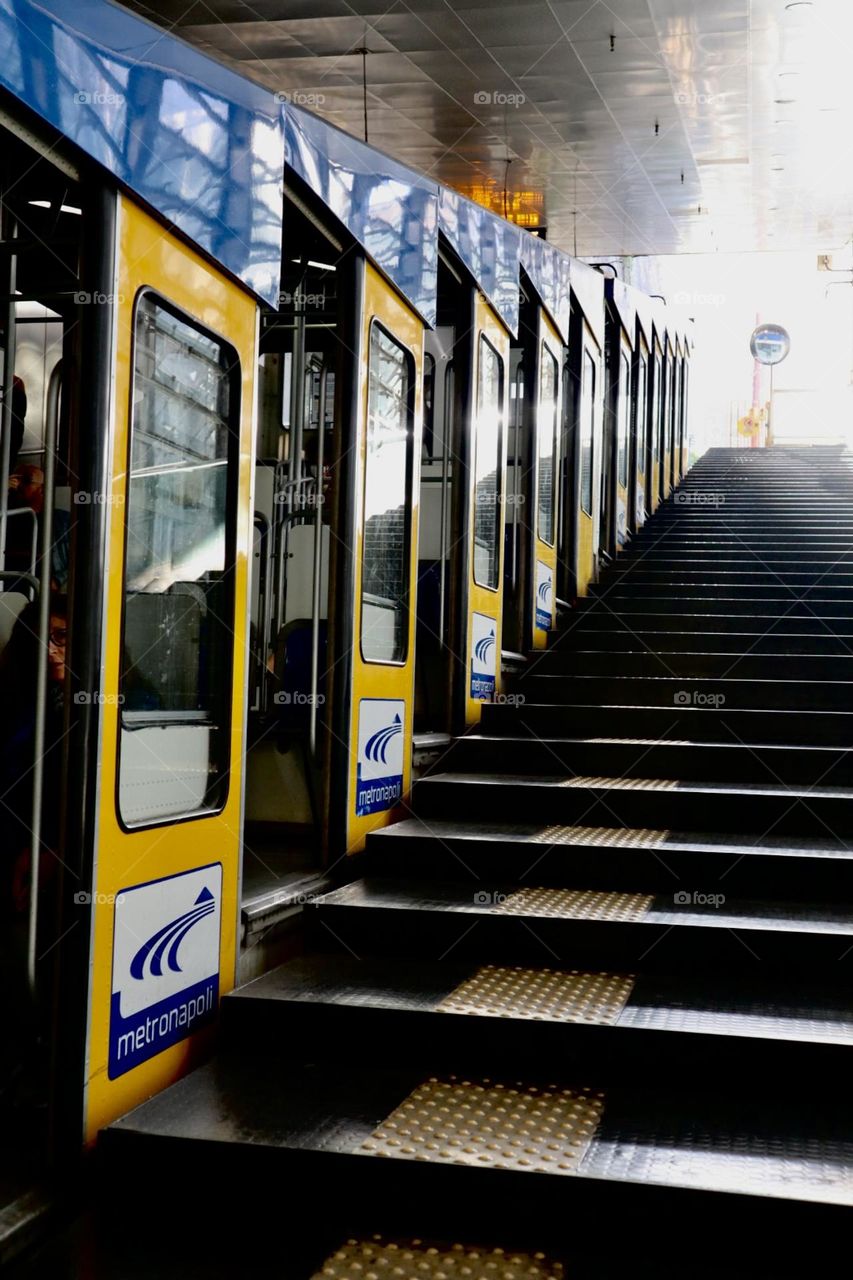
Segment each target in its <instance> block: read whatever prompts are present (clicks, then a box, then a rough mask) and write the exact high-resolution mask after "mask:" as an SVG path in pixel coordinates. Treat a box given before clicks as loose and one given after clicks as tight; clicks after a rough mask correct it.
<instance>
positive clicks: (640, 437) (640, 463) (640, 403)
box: [636, 356, 648, 472]
mask: <svg viewBox="0 0 853 1280" xmlns="http://www.w3.org/2000/svg"><path fill="white" fill-rule="evenodd" d="M647 372H648V370H647V367H646V358H645V356H640V359H639V362H638V364H637V425H636V432H637V469H638V470H639V471H642V472H645V470H646V455H645V448H646V421H647V412H648V405H647V404H646V394H647V388H646V377H647Z"/></svg>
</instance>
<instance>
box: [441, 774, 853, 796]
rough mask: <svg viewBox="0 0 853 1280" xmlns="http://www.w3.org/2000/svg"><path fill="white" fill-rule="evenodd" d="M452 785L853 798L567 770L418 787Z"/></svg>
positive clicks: (777, 786)
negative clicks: (589, 773) (579, 773)
mask: <svg viewBox="0 0 853 1280" xmlns="http://www.w3.org/2000/svg"><path fill="white" fill-rule="evenodd" d="M438 784H441V785H447V784H452V785H454V786H496V787H501V788H503V787H507V786H513V787H530V788H533V787H548V788H554V787H568V788H581V789H587V790H603V791H689V792H691V793H695V794H697V795H707V794H713V795H717V794H719V795H730V796H735V795H751V796H790V797H791V799H792V800H797V799H804V800H808V799H811V800H837V799H850V800H851V801H853V787H832V786H830V787H825V786H824V787H821V786H811V787H801V786H797V785H796V784H791V785H788V784H786V783H772V782H760V783H759V782H737V783H735V782H715V781H709V782H691V781H682V780H681V779H679V778H608V777H604V776H586V775H578V774H575V775H572V774H565V773H551V774H526V773H479V772H476V771H469V772H465V773H463V772H457V771H456V770H454V771H453V772H452V773H450V772H447V773H431V774H429V776H428V777H426V778H421V779H420V780H419V781H418V782H417V784H416V787H427V786H435V785H438Z"/></svg>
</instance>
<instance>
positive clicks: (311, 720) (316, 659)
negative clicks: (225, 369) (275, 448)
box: [308, 365, 326, 759]
mask: <svg viewBox="0 0 853 1280" xmlns="http://www.w3.org/2000/svg"><path fill="white" fill-rule="evenodd" d="M325 434H326V369H325V365H324V366H323V367H322V368H321V370H320V396H319V405H318V410H317V487H316V490H315V493H314V581H313V583H312V587H313V590H312V596H311V704H310V706H309V708H308V749H309V751H310V753H311V758H312V759H314V758H315V757H316V754H317V697H318V693H319V688H320V570H321V568H322V564H323V446H324V444H325Z"/></svg>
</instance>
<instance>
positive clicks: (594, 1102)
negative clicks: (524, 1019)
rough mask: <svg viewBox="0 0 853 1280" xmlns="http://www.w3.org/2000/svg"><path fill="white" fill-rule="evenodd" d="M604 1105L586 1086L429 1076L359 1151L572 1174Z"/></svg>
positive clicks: (377, 1128) (389, 1155)
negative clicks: (571, 1087)
mask: <svg viewBox="0 0 853 1280" xmlns="http://www.w3.org/2000/svg"><path fill="white" fill-rule="evenodd" d="M603 1109H604V1097H603V1094H601V1093H597V1092H594V1091H592V1090H589V1089H562V1088H560V1087H559V1086H558V1085H545V1086H538V1085H525V1084H521V1083H519V1084H501V1083H496V1082H494V1081H492V1080H488V1079H484V1080H480V1081H472V1080H460V1079H458V1078H457V1077H456V1076H449V1077H447V1078H446V1079H439V1078H437V1077H431V1078H430V1079H429V1080H425V1081H424V1082H423V1083H422V1084H419V1085H418V1086H417V1087H416V1088H415V1089H414V1090H413V1091H412V1092H411V1093H410V1094H409V1096H408V1097H407V1098H406V1099H405V1100H404V1101H403V1102H401V1103H400V1105H399V1106H398V1107H396V1108H395V1109H394V1111H392V1112H391V1114H390V1115H389V1116H388V1117H387V1119H385V1120H383V1121H382V1122H381V1123H380V1124H379V1125H378V1126H377V1127H376V1129H375V1130H374V1131H373V1133H372V1134H371V1136H370V1137H369V1138H367V1139H365V1141H364V1142H363V1143H362V1150H363V1151H364V1152H369V1153H370V1154H372V1155H376V1156H386V1157H391V1158H396V1159H407V1160H427V1161H430V1162H433V1163H436V1164H466V1165H477V1166H485V1167H491V1168H493V1169H525V1170H530V1171H539V1172H551V1173H575V1172H576V1171H577V1168H578V1165H579V1164H580V1161H581V1160H582V1158H583V1156H584V1155H585V1153H586V1151H587V1148H588V1147H589V1144H590V1142H591V1141H592V1137H593V1135H594V1133H595V1130H596V1128H597V1126H598V1122H599V1120H600V1119H601V1115H602V1111H603Z"/></svg>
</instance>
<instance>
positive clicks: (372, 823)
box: [331, 262, 424, 853]
mask: <svg viewBox="0 0 853 1280" xmlns="http://www.w3.org/2000/svg"><path fill="white" fill-rule="evenodd" d="M374 320H377V321H378V322H379V323H380V324H381V325H382V326H383V328H385V329H387V330H388V332H389V333H390V334H391V335H392V336H393V337H394V338H395V339H396V340H397V341H398V342H399V343H401V344H402V346H404V347H406V349H407V350H408V351H409V352H410V353H411V355H412V358H413V361H414V379H415V404H414V442H413V446H412V448H413V476H412V494H411V502H412V524H411V533H410V538H411V543H410V563H409V575H410V576H409V584H410V594H409V638H408V644H407V646H406V660H405V662H402V663H380V662H365V661H364V659H363V658H362V656H361V645H360V631H361V627H360V619H361V594H362V593H361V572H360V566H361V564H362V532H363V523H364V476H365V468H366V465H367V397H368V377H367V374H368V369H367V362H368V353H369V350H370V328H371V324H372V322H373V321H374ZM361 350H362V352H363V353H364V358H363V360H362V363H361V368H360V370H359V393H358V394H359V405H360V413H359V424H358V433H359V434H358V442H357V448H358V457H359V467H358V479H357V482H356V494H357V498H356V501H357V509H356V521H355V527H356V535H355V547H354V554H355V562H356V565H357V566H359V568H358V570H357V572H356V575H355V578H356V582H355V595H354V607H353V619H354V621H353V628H354V643H353V664H352V700H351V707H350V727H349V744H350V753H349V755H350V763H349V789H348V795H347V797H346V805H347V852H348V853H356V852H357V851H358V850H360V849H362V848H364V841H365V838H366V836H367V834H368V832H370V831H375V830H376V829H377V828H378V827H384V826H387V825H388V823H389V822H393V821H396V820H397V819H398V818H399V817H401V816H402V806H401V805H397V806H396V807H395V808H393V809H385V810H382V811H380V812H378V813H371V814H365V815H363V816H361V817H358V816H356V812H355V808H356V784H357V766H358V718H359V708H360V704H361V701H362V699H368V698H381V699H399V700H400V701H402V702H403V703H405V722H404V726H403V796H402V799H403V801H405V799H406V797H407V796H408V794H409V791H410V790H411V772H412V719H413V716H414V692H415V624H416V621H417V596H416V591H417V579H418V514H419V493H420V482H419V468H420V456H421V431H422V424H423V362H424V354H423V352H424V326H423V321H422V320H420V319H419V317H418V316H417V315H416V314H415V313H414V311H412V310H411V308H410V307H408V306H407V305H406V303H405V302H404V301H403V300H402V298H401V297H400V295H399V294H398V293H396V292H395V291H394V290H393V289H392V288H391V286H390V285H389V284H387V283H386V281H385V280H384V278H383V277H382V276H381V275H380V274H379V272H378V271H377V270H376V269H375V268H374V267H373V266H371V264H370V263H369V262H367V263H365V269H364V312H363V315H362V333H361ZM331 802H332V803H333V804H335V803H339V802H340V801H339V799H338V798H337V797H334V796H333V797H332V801H331Z"/></svg>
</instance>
